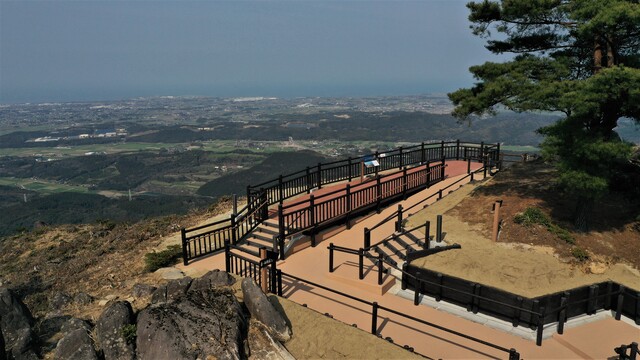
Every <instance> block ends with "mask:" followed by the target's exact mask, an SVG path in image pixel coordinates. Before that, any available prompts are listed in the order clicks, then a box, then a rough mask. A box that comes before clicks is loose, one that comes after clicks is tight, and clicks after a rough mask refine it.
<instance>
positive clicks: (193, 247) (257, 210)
mask: <svg viewBox="0 0 640 360" xmlns="http://www.w3.org/2000/svg"><path fill="white" fill-rule="evenodd" d="M265 200H266V199H265V197H264V196H258V197H253V198H252V199H249V202H248V203H247V205H246V206H244V207H243V208H242V209H241V210H240V211H238V214H231V216H230V217H229V218H228V219H224V220H219V221H215V222H212V223H209V224H206V225H202V226H197V227H194V228H190V229H185V228H182V229H181V237H182V259H183V263H184V264H185V265H188V264H189V261H190V260H193V259H196V258H199V257H203V256H206V255H209V254H212V253H214V252H216V251H219V250H222V249H224V242H225V240H228V241H229V242H230V243H231V244H234V245H235V244H237V243H238V242H239V241H241V240H243V239H244V237H245V236H247V235H249V234H250V233H251V231H252V230H253V229H255V228H256V227H257V226H258V225H260V223H261V222H262V221H263V220H264V219H266V218H267V211H268V205H267V203H266V201H265Z"/></svg>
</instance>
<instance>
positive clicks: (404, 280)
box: [400, 262, 408, 290]
mask: <svg viewBox="0 0 640 360" xmlns="http://www.w3.org/2000/svg"><path fill="white" fill-rule="evenodd" d="M407 266H408V265H407V263H406V262H405V263H403V264H402V280H401V283H400V287H401V288H402V290H407V274H408V272H407Z"/></svg>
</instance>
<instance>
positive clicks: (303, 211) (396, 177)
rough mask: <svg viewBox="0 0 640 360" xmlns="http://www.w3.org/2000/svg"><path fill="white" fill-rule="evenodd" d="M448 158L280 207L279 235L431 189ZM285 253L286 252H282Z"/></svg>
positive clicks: (442, 172) (353, 214)
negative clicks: (416, 168)
mask: <svg viewBox="0 0 640 360" xmlns="http://www.w3.org/2000/svg"><path fill="white" fill-rule="evenodd" d="M444 170H445V163H444V159H443V160H441V161H440V162H439V163H437V164H429V163H427V164H425V165H424V167H423V168H420V169H418V170H417V171H415V170H414V171H411V172H408V171H407V169H406V168H404V169H403V170H401V171H398V172H396V173H392V174H388V175H385V176H377V177H376V178H375V180H370V181H367V182H363V183H360V184H357V185H354V186H352V185H350V184H347V185H346V187H345V188H341V189H338V190H334V191H331V192H329V193H325V194H322V195H320V196H317V197H316V196H314V195H313V194H311V195H310V196H309V198H306V199H303V200H300V201H295V202H292V203H289V204H286V205H282V204H281V205H279V206H278V216H279V229H280V231H279V238H280V239H284V238H285V237H287V236H290V235H292V234H296V233H299V232H302V231H305V230H309V229H313V228H316V227H318V226H320V225H324V224H327V223H329V222H332V223H333V222H335V221H339V220H346V221H347V222H348V220H349V219H350V218H351V217H353V216H356V215H357V214H359V213H361V212H363V211H367V210H370V209H372V208H376V209H378V210H379V209H380V207H381V206H382V205H383V204H385V203H388V202H390V201H393V200H395V199H397V198H400V197H406V196H408V195H409V194H410V193H414V192H416V191H419V190H422V189H424V188H427V187H429V186H431V185H433V184H435V183H437V182H440V181H442V180H443V179H444ZM281 255H282V254H281Z"/></svg>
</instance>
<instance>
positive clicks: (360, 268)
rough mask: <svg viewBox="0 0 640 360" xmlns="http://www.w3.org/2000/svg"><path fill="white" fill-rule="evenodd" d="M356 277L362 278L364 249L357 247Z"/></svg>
mask: <svg viewBox="0 0 640 360" xmlns="http://www.w3.org/2000/svg"><path fill="white" fill-rule="evenodd" d="M358 279H360V280H362V279H364V249H363V248H360V249H358Z"/></svg>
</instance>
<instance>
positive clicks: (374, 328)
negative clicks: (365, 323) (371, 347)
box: [371, 301, 378, 335]
mask: <svg viewBox="0 0 640 360" xmlns="http://www.w3.org/2000/svg"><path fill="white" fill-rule="evenodd" d="M372 305H373V309H371V333H372V334H374V335H375V334H377V332H378V303H377V302H375V301H374V302H373V304H372Z"/></svg>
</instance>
